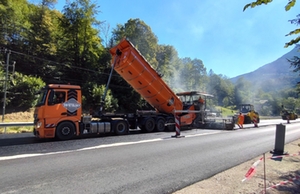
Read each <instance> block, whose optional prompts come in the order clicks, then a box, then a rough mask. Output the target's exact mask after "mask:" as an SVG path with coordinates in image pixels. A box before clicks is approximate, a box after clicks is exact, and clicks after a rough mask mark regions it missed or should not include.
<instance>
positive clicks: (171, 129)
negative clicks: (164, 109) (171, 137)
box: [166, 118, 175, 131]
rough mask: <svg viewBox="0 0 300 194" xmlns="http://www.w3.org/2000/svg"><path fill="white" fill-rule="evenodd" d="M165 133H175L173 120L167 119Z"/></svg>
mask: <svg viewBox="0 0 300 194" xmlns="http://www.w3.org/2000/svg"><path fill="white" fill-rule="evenodd" d="M167 124H168V125H167V126H166V131H175V120H174V119H173V118H168V120H167Z"/></svg>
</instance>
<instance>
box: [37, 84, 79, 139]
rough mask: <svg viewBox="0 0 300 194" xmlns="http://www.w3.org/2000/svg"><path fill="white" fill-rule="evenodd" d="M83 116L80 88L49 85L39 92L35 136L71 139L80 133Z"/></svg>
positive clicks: (65, 85)
mask: <svg viewBox="0 0 300 194" xmlns="http://www.w3.org/2000/svg"><path fill="white" fill-rule="evenodd" d="M81 114H82V109H81V89H80V86H76V85H67V84H49V85H47V86H45V87H44V88H42V89H41V90H40V92H39V98H38V101H37V104H36V106H35V110H34V135H35V136H36V137H39V138H54V137H58V138H59V139H69V138H70V137H72V136H73V135H75V134H78V133H79V131H78V129H79V127H78V125H79V122H80V120H81Z"/></svg>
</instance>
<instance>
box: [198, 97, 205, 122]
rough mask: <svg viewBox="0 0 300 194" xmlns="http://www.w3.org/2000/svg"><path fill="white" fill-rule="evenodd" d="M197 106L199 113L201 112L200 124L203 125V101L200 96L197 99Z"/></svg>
mask: <svg viewBox="0 0 300 194" xmlns="http://www.w3.org/2000/svg"><path fill="white" fill-rule="evenodd" d="M198 102H199V106H200V111H201V122H202V124H204V103H205V101H204V99H203V98H202V97H201V96H200V97H199V99H198Z"/></svg>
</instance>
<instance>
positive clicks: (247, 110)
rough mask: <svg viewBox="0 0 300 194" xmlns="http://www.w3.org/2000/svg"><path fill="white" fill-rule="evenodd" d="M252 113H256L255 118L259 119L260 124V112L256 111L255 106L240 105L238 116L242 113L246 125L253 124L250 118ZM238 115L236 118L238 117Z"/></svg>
mask: <svg viewBox="0 0 300 194" xmlns="http://www.w3.org/2000/svg"><path fill="white" fill-rule="evenodd" d="M251 111H253V112H254V114H255V116H256V118H257V123H259V122H260V118H259V114H258V112H256V111H255V110H254V105H252V104H240V105H239V112H238V114H239V113H242V114H243V115H244V124H250V123H252V120H251V118H250V116H249V115H250V112H251ZM238 114H237V115H236V118H237V117H238Z"/></svg>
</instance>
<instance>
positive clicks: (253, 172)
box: [242, 152, 300, 193]
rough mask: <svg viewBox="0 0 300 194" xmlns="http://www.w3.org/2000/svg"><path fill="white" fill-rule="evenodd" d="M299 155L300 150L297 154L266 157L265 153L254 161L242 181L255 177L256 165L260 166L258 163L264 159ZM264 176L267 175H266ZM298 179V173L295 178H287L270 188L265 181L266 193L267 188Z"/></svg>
mask: <svg viewBox="0 0 300 194" xmlns="http://www.w3.org/2000/svg"><path fill="white" fill-rule="evenodd" d="M299 155H300V152H298V153H295V154H284V155H278V156H270V157H265V154H263V157H261V158H260V159H259V160H257V161H256V162H254V163H253V164H252V166H251V167H250V169H249V170H248V171H247V173H246V174H245V177H244V179H242V182H244V181H246V180H249V179H250V178H251V177H253V175H254V174H255V172H256V167H257V166H258V164H259V163H260V162H261V161H262V160H264V161H265V159H278V158H284V157H293V156H299ZM264 163H265V162H264ZM264 177H265V176H264ZM264 179H266V178H264ZM298 179H300V177H299V176H297V175H296V176H295V177H293V178H290V179H288V180H286V181H281V182H280V183H278V184H275V185H272V186H270V187H268V188H266V183H264V184H265V190H264V193H265V192H266V190H268V189H272V188H276V187H278V186H280V185H284V184H287V183H289V182H294V181H295V180H298ZM264 181H266V180H264Z"/></svg>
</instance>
